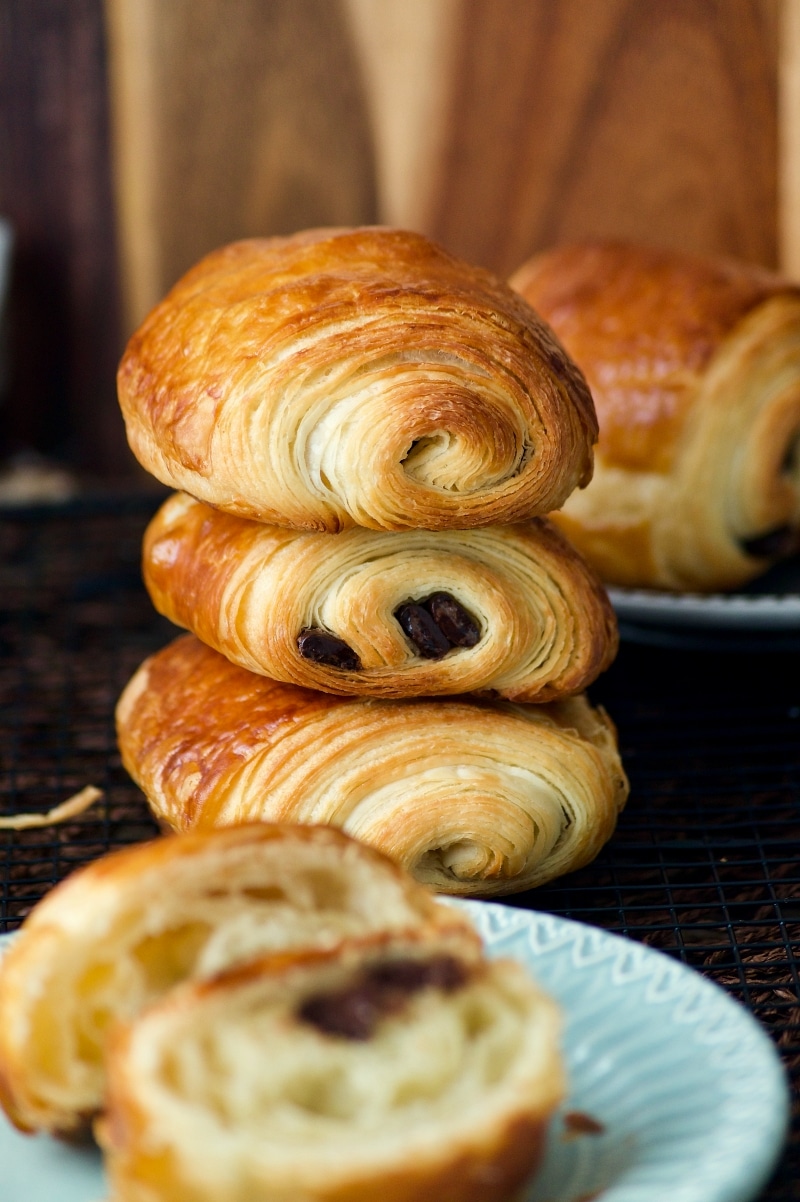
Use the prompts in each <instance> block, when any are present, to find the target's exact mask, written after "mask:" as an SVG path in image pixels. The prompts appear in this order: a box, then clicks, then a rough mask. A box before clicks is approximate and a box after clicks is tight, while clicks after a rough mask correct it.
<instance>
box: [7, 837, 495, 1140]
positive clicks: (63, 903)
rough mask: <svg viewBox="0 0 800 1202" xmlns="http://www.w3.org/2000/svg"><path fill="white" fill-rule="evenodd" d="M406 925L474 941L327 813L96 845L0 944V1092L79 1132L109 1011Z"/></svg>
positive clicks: (32, 1126) (16, 1111)
mask: <svg viewBox="0 0 800 1202" xmlns="http://www.w3.org/2000/svg"><path fill="white" fill-rule="evenodd" d="M407 930H414V931H415V932H418V933H419V934H420V937H422V936H423V935H424V936H425V937H428V936H435V937H436V938H437V939H444V940H445V941H449V942H452V943H453V945H454V946H456V945H457V946H458V947H459V948H466V949H467V951H470V950H471V949H472V948H473V946H477V945H478V944H479V940H478V937H477V935H476V933H475V932H474V931H473V930H472V928H471V926H469V924H468V922H467V921H466V920H464V919H463V918H462V916H461V915H458V914H456V913H455V912H454V911H453V910H452V908H451V907H445V906H443V905H441V904H439V903H437V902H436V900H435V899H434V898H432V897H431V896H430V895H429V893H428V891H427V890H425V889H423V888H422V887H421V886H420V885H418V884H417V883H416V882H415V881H413V880H411V879H410V878H409V877H408V876H407V875H406V874H405V873H403V872H402V871H401V870H400V869H399V868H398V867H397V866H396V865H395V864H393V863H391V862H390V861H389V860H388V859H387V858H386V857H384V856H381V855H379V854H378V853H377V852H375V851H374V850H372V849H370V848H367V847H364V846H362V845H361V844H359V843H356V842H355V841H354V840H352V839H349V838H347V836H346V835H344V834H343V833H342V832H340V831H336V830H331V829H327V828H325V827H292V826H272V825H268V824H258V823H256V824H250V825H242V826H237V827H231V828H227V829H225V830H213V831H203V832H196V833H193V834H189V835H183V836H180V837H172V838H165V839H159V840H157V841H155V842H152V843H146V844H139V845H138V846H136V847H133V848H127V849H125V850H124V851H119V852H115V853H113V854H111V855H108V856H105V857H103V858H102V859H100V860H96V861H94V862H93V863H92V864H90V865H89V866H88V867H86V868H83V869H80V870H79V871H77V872H75V873H73V875H72V876H71V877H68V878H67V880H66V881H64V882H63V883H62V884H61V885H59V886H58V887H57V888H55V889H53V890H52V891H51V892H50V893H49V894H48V895H47V897H46V898H45V899H44V900H43V901H41V902H40V903H39V904H38V905H37V906H36V907H35V908H34V909H33V910H32V911H31V913H30V915H29V916H28V918H27V919H26V920H25V922H24V924H23V926H22V929H21V932H20V934H19V936H18V938H17V939H16V940H15V942H14V943H13V945H12V947H11V948H10V950H9V951H8V953H7V955H6V956H5V957H4V958H3V963H2V971H0V1103H2V1106H3V1108H4V1109H5V1110H6V1113H7V1114H8V1116H9V1117H10V1118H11V1120H12V1122H14V1123H15V1124H17V1126H19V1127H21V1128H22V1129H27V1130H45V1131H51V1132H56V1133H62V1134H64V1133H76V1132H80V1131H81V1130H82V1128H83V1127H84V1126H85V1125H86V1124H87V1122H88V1120H89V1119H90V1118H91V1116H92V1115H93V1114H94V1113H95V1112H96V1111H97V1110H98V1109H99V1108H100V1106H101V1102H102V1097H103V1091H104V1087H105V1068H104V1055H105V1047H106V1041H107V1037H108V1033H109V1031H110V1029H111V1027H112V1026H113V1025H114V1023H116V1022H118V1021H120V1020H123V1019H131V1018H132V1017H133V1016H134V1015H136V1014H137V1013H138V1012H139V1011H140V1010H141V1008H142V1007H143V1006H145V1005H147V1004H149V1003H150V1002H152V1001H153V1000H154V999H155V998H157V997H160V996H161V995H162V994H163V993H165V992H166V991H167V990H169V989H171V988H172V987H174V986H175V985H176V984H177V983H178V982H180V981H183V980H187V979H192V980H198V979H201V978H202V979H206V978H208V977H212V976H215V975H216V974H217V973H219V972H221V971H223V970H224V969H226V968H229V967H231V966H232V965H237V964H243V963H245V962H247V961H249V960H251V959H253V958H257V957H258V956H260V955H264V954H267V953H276V952H281V953H283V952H286V951H288V950H291V951H294V952H297V951H298V950H299V949H305V950H308V949H310V948H330V947H335V946H338V945H339V944H340V943H341V942H342V940H344V939H349V938H357V937H362V936H365V935H368V934H370V933H375V932H381V933H386V932H394V933H395V934H398V933H401V932H404V931H407Z"/></svg>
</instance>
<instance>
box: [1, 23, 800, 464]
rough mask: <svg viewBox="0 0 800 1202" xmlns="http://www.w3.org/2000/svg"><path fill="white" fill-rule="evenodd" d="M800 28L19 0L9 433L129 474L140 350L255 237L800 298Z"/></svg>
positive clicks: (8, 33)
mask: <svg viewBox="0 0 800 1202" xmlns="http://www.w3.org/2000/svg"><path fill="white" fill-rule="evenodd" d="M798 7H799V6H798V0H668V2H667V0H591V2H590V3H587V0H106V5H105V9H103V8H102V7H101V0H69V2H68V0H61V2H59V0H4V3H2V4H0V104H2V114H3V132H2V133H0V212H5V213H6V214H8V215H9V216H11V217H12V219H13V220H14V221H15V223H16V225H17V233H18V247H19V254H18V261H17V275H18V276H19V283H18V286H17V291H18V294H19V296H20V297H21V299H20V300H18V302H17V311H18V318H17V320H18V324H19V326H20V327H21V330H20V334H19V338H20V339H21V341H20V342H19V344H17V342H16V341H15V343H14V347H13V348H12V349H13V351H14V353H15V354H16V357H17V362H16V366H15V370H14V376H13V395H12V397H11V398H7V399H6V402H5V405H4V406H3V407H2V408H0V434H2V433H3V430H4V427H5V432H6V433H8V432H9V431H11V432H12V434H13V439H12V441H13V440H14V439H16V441H17V442H20V443H22V442H25V441H26V440H27V441H29V442H30V441H32V442H34V443H35V444H37V445H47V446H51V447H56V448H64V447H66V448H67V451H68V452H70V451H71V453H72V454H73V455H75V456H77V458H78V459H79V460H80V461H81V462H82V463H85V464H87V465H88V466H90V467H92V468H93V469H94V470H95V471H101V472H102V471H108V472H111V473H117V472H119V471H120V470H122V469H123V468H124V466H125V465H126V462H127V460H126V452H125V450H124V446H123V441H122V431H121V424H120V423H119V420H118V418H117V416H116V407H115V402H114V396H113V362H114V361H115V360H116V358H117V356H118V354H119V350H120V347H121V343H122V339H123V337H124V334H125V332H126V331H127V330H129V329H130V328H132V326H133V325H134V324H135V322H136V321H138V320H139V318H140V317H141V316H142V315H143V314H144V312H146V310H147V309H148V308H149V307H150V305H151V304H153V303H154V302H155V300H157V299H158V297H159V296H160V295H161V294H162V293H163V292H164V291H165V290H166V288H167V287H169V285H170V284H171V283H172V282H173V281H174V280H175V279H176V278H177V276H178V275H180V274H181V272H182V271H184V270H185V269H186V268H187V267H188V266H189V265H190V264H191V263H192V262H194V261H195V260H196V259H197V258H198V257H199V256H200V255H201V254H203V253H204V252H205V251H207V250H209V249H211V248H212V247H214V246H216V245H219V244H221V243H223V242H225V241H228V240H231V239H233V238H237V237H242V236H247V235H250V234H263V233H283V232H288V231H290V230H293V229H298V228H302V227H304V226H309V225H318V224H355V223H359V222H371V221H382V222H387V223H391V224H399V225H407V226H411V227H412V228H416V229H420V230H423V231H424V232H427V233H430V234H432V235H433V236H434V237H436V238H438V239H439V240H440V241H441V242H443V243H444V244H445V245H446V246H448V247H449V248H450V249H451V250H453V251H455V252H456V253H460V254H463V255H465V256H466V257H468V258H471V259H473V260H474V261H476V262H479V263H482V264H484V265H486V266H488V267H491V268H494V269H496V270H498V271H500V272H502V273H508V272H510V271H511V270H513V269H514V268H515V267H516V266H518V265H519V263H520V262H521V261H522V260H523V259H524V258H526V257H527V256H528V255H529V254H530V253H532V252H533V251H535V250H536V249H538V248H540V247H542V246H545V245H547V244H549V243H552V242H555V241H559V240H563V239H570V238H576V237H582V236H585V235H611V236H614V235H621V236H626V237H634V238H641V239H644V240H648V241H653V242H657V243H660V244H664V245H668V246H676V247H684V248H686V249H689V250H702V251H707V252H711V253H722V254H729V255H734V256H738V257H741V258H745V259H750V260H754V261H758V262H762V263H765V264H768V265H775V264H777V263H779V262H781V261H783V262H784V263H786V264H788V265H789V266H790V267H791V268H792V270H793V271H795V272H797V273H798V274H800V225H799V224H798V221H797V220H796V219H795V217H794V213H795V212H796V211H800V155H798V154H797V153H796V151H795V143H796V141H797V138H796V137H795V135H797V136H798V137H800V119H799V118H798V116H797V115H796V114H797V113H798V110H799V109H800V73H798V66H797V64H798V61H800V58H799V51H798V47H800V16H798ZM7 114H8V116H7ZM109 123H110V125H109ZM109 128H110V130H111V133H110V135H109ZM112 180H113V189H114V198H115V199H114V203H113V204H112V200H111V196H112ZM115 218H116V234H115V227H114V220H115ZM115 239H116V240H115ZM118 263H119V264H120V266H119V268H118V266H117V264H118ZM118 280H120V281H121V283H120V284H119V285H118V282H117V281H118ZM120 305H121V311H122V313H123V316H122V317H120ZM43 332H44V333H43ZM15 338H16V336H15ZM26 340H27V341H26ZM46 352H48V353H46ZM26 363H27V364H28V366H27V367H26ZM32 364H33V365H34V366H31V365H32ZM34 367H35V369H34ZM37 372H38V375H37ZM23 414H24V415H25V416H22V415H23ZM4 415H5V416H4Z"/></svg>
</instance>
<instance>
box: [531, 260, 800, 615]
mask: <svg viewBox="0 0 800 1202" xmlns="http://www.w3.org/2000/svg"><path fill="white" fill-rule="evenodd" d="M511 282H512V284H513V285H514V287H515V288H517V289H518V290H519V291H520V292H521V293H522V295H523V296H525V297H526V299H527V300H529V301H530V303H531V304H532V305H534V306H535V307H536V308H537V309H538V311H539V312H540V313H541V314H542V316H543V317H544V318H545V319H546V320H547V321H549V322H550V323H551V325H552V326H553V328H554V330H555V331H556V333H557V335H558V337H559V338H560V339H561V340H562V341H563V343H564V345H565V347H566V348H567V350H568V351H569V353H570V354H571V355H572V356H573V357H574V358H575V359H576V361H577V362H578V363H579V364H580V366H581V367H582V369H583V370H584V372H585V373H586V378H587V380H588V381H589V384H590V386H591V389H592V393H593V395H594V399H595V404H596V406H597V415H598V420H599V423H600V441H599V444H598V448H597V459H596V470H595V475H594V479H593V481H592V484H591V486H590V487H589V488H588V489H587V490H586V491H585V492H584V493H581V494H577V493H575V494H573V495H572V496H571V497H570V498H569V500H567V501H566V502H565V504H564V505H563V507H562V509H561V512H560V513H558V514H555V515H553V516H554V518H555V520H556V521H557V522H558V523H559V525H560V526H561V528H562V529H563V530H564V531H565V532H566V534H567V535H568V536H569V538H570V539H571V540H572V541H573V542H574V543H575V544H576V545H577V546H578V548H579V549H580V550H581V551H583V553H584V554H585V555H586V556H587V558H588V559H589V560H590V562H592V563H593V564H594V565H595V567H596V568H597V569H598V570H599V572H600V574H601V575H602V576H603V577H604V578H605V579H606V580H607V581H610V582H612V583H614V584H618V585H628V586H646V587H655V588H662V589H684V590H695V591H700V592H703V591H710V590H714V589H731V588H735V587H737V586H738V585H741V584H743V583H744V582H745V581H747V580H749V579H751V578H753V577H755V576H757V575H759V574H760V573H761V572H763V571H764V570H765V569H766V568H767V567H768V566H769V565H770V564H771V563H773V562H774V561H775V560H777V559H779V558H781V557H783V556H785V555H787V554H791V553H793V552H794V551H795V550H797V549H798V547H799V546H800V288H798V287H797V286H795V285H793V284H790V283H788V282H787V281H786V280H782V279H780V278H779V277H777V276H775V275H772V274H770V273H768V272H766V271H763V270H761V269H760V268H757V267H753V266H750V265H746V264H734V263H729V262H725V261H713V260H706V259H697V258H691V257H689V256H685V255H680V254H676V253H674V252H670V251H661V250H654V249H650V248H645V247H641V246H631V245H624V244H602V243H601V244H588V245H579V246H563V247H556V248H555V249H554V250H551V251H548V252H546V253H544V254H542V255H539V256H537V257H536V258H534V259H532V260H531V261H530V262H528V263H527V264H525V266H523V267H522V268H520V270H519V271H518V272H517V273H516V274H515V275H514V277H513V278H512V281H511Z"/></svg>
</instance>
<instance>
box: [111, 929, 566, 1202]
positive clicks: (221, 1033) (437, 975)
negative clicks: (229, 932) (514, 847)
mask: <svg viewBox="0 0 800 1202" xmlns="http://www.w3.org/2000/svg"><path fill="white" fill-rule="evenodd" d="M559 1026H560V1023H559V1017H558V1013H557V1010H556V1007H555V1005H554V1004H553V1003H552V1002H551V1001H550V1000H549V999H548V998H547V997H546V996H545V995H543V994H542V993H541V991H540V990H539V989H538V988H537V987H536V985H534V983H533V982H532V981H531V980H530V979H529V978H528V977H527V975H526V974H525V972H524V971H523V969H522V968H521V966H519V965H518V964H516V963H515V962H513V961H509V960H497V961H491V962H487V961H483V960H480V961H476V960H474V959H466V958H464V957H462V956H460V955H458V954H454V953H453V951H452V949H448V948H446V947H444V948H443V947H442V946H437V944H436V943H435V942H431V941H428V942H426V943H424V944H422V945H420V944H419V943H416V944H414V943H405V944H404V943H403V941H400V940H394V941H393V942H392V944H391V945H390V946H388V947H387V946H383V947H369V946H367V947H361V948H351V949H347V948H345V949H340V950H339V952H338V953H336V954H334V955H327V956H326V955H317V956H305V957H297V958H294V959H292V958H288V960H287V959H285V960H284V961H283V962H280V963H277V964H276V962H275V961H274V960H273V961H270V960H265V961H262V962H261V963H255V964H251V965H249V966H247V968H245V969H243V970H242V971H240V972H233V973H229V974H224V975H223V976H221V977H218V978H217V979H216V980H215V981H213V982H211V983H210V984H208V985H200V986H187V987H183V988H182V989H180V990H178V991H176V992H175V993H174V994H172V995H171V996H170V997H168V998H166V999H165V1000H163V1001H161V1002H159V1003H157V1004H156V1005H155V1006H153V1007H152V1008H150V1009H149V1010H148V1011H146V1012H145V1013H144V1014H143V1015H142V1016H140V1018H139V1019H137V1021H136V1022H134V1023H133V1024H130V1025H128V1026H127V1027H125V1028H123V1029H121V1030H119V1031H117V1032H116V1033H115V1035H114V1038H113V1039H112V1042H111V1049H110V1055H109V1082H110V1086H109V1094H108V1113H107V1116H106V1118H105V1120H104V1122H103V1123H102V1124H101V1126H100V1128H99V1135H100V1139H101V1142H102V1144H103V1146H104V1149H105V1152H106V1157H107V1165H108V1170H109V1178H110V1182H111V1186H112V1200H113V1202H188V1200H189V1199H191V1202H206V1200H208V1202H220V1199H224V1202H245V1200H246V1202H289V1200H290V1199H291V1202H334V1200H335V1202H349V1200H352V1202H366V1200H367V1199H376V1198H380V1199H382V1200H383V1202H417V1200H418V1199H421V1198H436V1199H437V1202H509V1199H510V1198H511V1196H512V1194H513V1193H514V1192H515V1191H516V1190H517V1189H518V1187H519V1186H520V1184H521V1183H522V1182H523V1181H524V1180H525V1179H526V1178H527V1177H528V1175H529V1174H530V1172H531V1171H532V1169H533V1167H534V1166H535V1164H536V1162H537V1161H538V1159H539V1155H540V1151H541V1147H542V1140H543V1135H544V1132H545V1129H546V1125H547V1121H548V1118H549V1117H550V1115H551V1113H552V1112H553V1110H554V1108H555V1107H556V1105H557V1104H558V1102H559V1101H560V1099H561V1097H562V1095H563V1092H564V1074H563V1069H562V1065H561V1059H560V1054H559V1050H558V1042H559V1040H558V1034H559Z"/></svg>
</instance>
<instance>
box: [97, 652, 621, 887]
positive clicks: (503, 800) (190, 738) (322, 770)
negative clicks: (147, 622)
mask: <svg viewBox="0 0 800 1202" xmlns="http://www.w3.org/2000/svg"><path fill="white" fill-rule="evenodd" d="M117 733H118V739H119V746H120V749H121V752H122V759H123V763H124V765H125V767H126V768H127V770H128V772H129V773H130V774H131V776H132V777H133V779H134V780H135V781H136V783H137V784H138V785H139V786H140V788H141V789H142V790H143V791H144V793H145V794H146V796H147V798H148V800H149V802H150V805H151V807H152V809H153V811H154V812H155V814H156V816H157V817H158V818H159V820H160V821H161V822H162V823H164V824H166V825H167V826H170V827H172V828H174V829H176V830H190V829H192V828H196V827H200V828H205V827H211V826H225V825H228V824H231V823H237V822H248V821H252V820H253V819H256V818H262V819H268V820H270V821H284V822H309V823H314V822H319V823H326V824H330V825H332V826H338V827H342V828H343V829H344V830H345V831H347V832H348V833H349V834H351V835H353V836H354V837H356V838H358V839H362V840H363V841H364V842H365V843H369V844H372V845H373V846H374V847H377V848H379V849H380V850H381V851H383V852H385V853H386V854H387V855H389V856H391V857H392V858H393V859H394V860H397V861H398V862H399V863H401V864H402V865H403V866H404V867H405V868H407V869H408V870H409V871H410V872H411V873H413V875H414V876H416V877H417V878H418V879H419V880H421V881H423V882H424V883H426V884H428V885H430V886H432V887H433V888H434V889H436V890H437V891H439V892H442V893H460V894H501V893H513V892H515V891H518V890H521V889H528V888H530V887H531V886H533V885H540V884H542V883H543V882H545V881H548V880H550V879H551V878H552V877H556V876H559V875H560V874H561V873H565V872H569V871H571V870H572V869H574V868H578V867H580V866H581V865H583V864H586V863H587V862H588V861H589V860H591V859H593V857H594V856H595V855H596V854H597V853H598V851H599V850H600V848H601V847H602V846H603V844H604V843H605V842H606V841H607V840H608V839H609V837H610V836H611V834H612V832H613V830H614V826H615V824H616V819H617V815H618V813H619V810H620V809H621V808H622V806H623V804H624V802H625V799H626V796H627V781H626V779H625V774H624V772H623V770H622V766H621V763H620V758H619V753H618V750H617V744H616V737H615V732H614V728H613V726H612V724H611V722H610V721H609V719H608V718H607V716H606V715H605V714H604V713H603V711H601V710H593V709H592V708H591V706H590V705H589V704H588V702H587V701H586V699H585V697H577V698H572V699H570V700H568V701H562V702H551V703H550V705H549V706H523V705H517V704H513V703H511V702H506V701H491V702H488V701H487V702H481V701H477V700H470V699H468V698H463V697H458V698H439V699H437V700H423V699H416V698H415V699H412V700H406V701H379V700H374V699H371V698H361V697H347V698H341V697H334V696H332V695H331V694H329V693H320V692H315V691H311V690H310V689H301V688H299V687H297V686H296V685H290V684H282V683H279V682H276V681H273V680H268V679H267V678H266V677H263V676H256V675H254V674H253V673H252V672H247V671H245V669H243V668H239V667H236V666H235V665H233V664H231V663H229V661H228V660H226V659H224V658H223V656H221V655H218V654H217V653H216V652H215V651H212V650H211V649H210V648H208V647H206V646H204V645H203V644H202V643H200V642H198V640H197V639H195V638H193V637H192V636H183V637H182V638H180V639H178V640H177V641H176V642H174V643H172V644H170V645H169V646H168V647H166V648H164V650H162V651H159V652H157V653H156V654H155V655H153V656H151V657H150V659H148V660H146V661H145V663H144V664H143V665H142V667H141V668H140V669H139V671H138V672H137V673H136V674H135V676H134V677H133V679H132V680H131V681H130V683H129V684H128V686H127V688H126V689H125V691H124V692H123V694H122V697H121V698H120V701H119V705H118V707H117Z"/></svg>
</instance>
